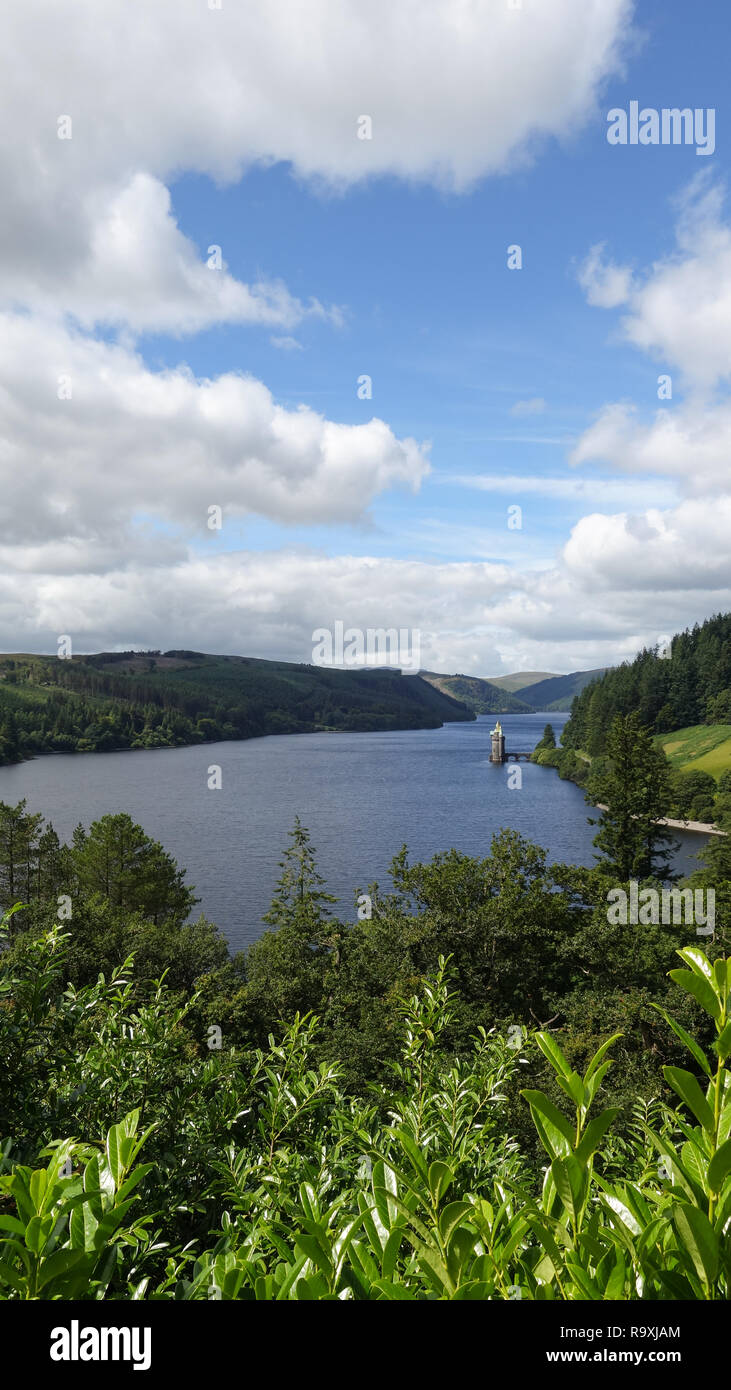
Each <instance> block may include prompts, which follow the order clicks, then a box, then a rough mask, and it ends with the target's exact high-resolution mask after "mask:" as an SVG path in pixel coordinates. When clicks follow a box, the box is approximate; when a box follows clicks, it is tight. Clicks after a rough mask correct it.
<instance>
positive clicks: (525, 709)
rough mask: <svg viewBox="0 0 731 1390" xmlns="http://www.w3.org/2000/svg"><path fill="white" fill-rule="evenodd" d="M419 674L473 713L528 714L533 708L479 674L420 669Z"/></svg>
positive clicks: (436, 688)
mask: <svg viewBox="0 0 731 1390" xmlns="http://www.w3.org/2000/svg"><path fill="white" fill-rule="evenodd" d="M421 675H422V677H423V679H424V680H425V681H428V682H429V684H430V685H433V686H434V688H435V690H439V691H441V693H442V694H443V695H450V696H451V697H452V699H454V700H460V701H461V702H462V704H464V705H466V706H467V708H468V709H470V710H472V711H473V712H474V713H475V714H530V712H531V710H532V708H533V706H532V705H527V704H525V703H524V701H523V700H518V699H516V697H515V696H514V695H511V693H510V691H508V690H501V689H499V688H498V686H496V685H495V683H494V682H493V681H486V680H483V679H482V677H481V676H459V675H457V676H442V675H439V674H437V673H436V672H434V671H422V672H421Z"/></svg>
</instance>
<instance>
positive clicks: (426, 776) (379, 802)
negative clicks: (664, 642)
mask: <svg viewBox="0 0 731 1390" xmlns="http://www.w3.org/2000/svg"><path fill="white" fill-rule="evenodd" d="M567 718H568V715H566V714H555V713H549V714H517V715H516V714H513V715H509V714H506V715H503V716H501V723H502V726H503V729H504V731H505V736H506V746H507V748H508V750H510V749H532V748H534V747H535V745H536V743H537V742H538V740H539V739H540V738H541V736H542V734H543V729H544V725H545V724H546V723H547V722H550V723H551V724H553V727H554V730H555V731H556V736H557V737H558V734H559V732H560V730H561V729H562V728H563V726H564V724H565V722H566V720H567ZM493 723H494V716H490V715H486V716H481V717H480V718H478V719H477V720H476V721H475V722H474V723H471V724H446V725H444V727H443V728H441V729H420V730H408V731H403V732H396V733H366V734H351V733H337V734H335V733H334V734H326V733H323V734H297V735H275V736H273V737H270V738H261V739H247V740H244V741H242V742H236V743H215V744H211V743H208V744H204V745H198V746H197V747H194V748H179V749H174V750H173V749H160V750H157V749H155V750H149V751H140V752H123V753H85V754H70V755H65V754H54V755H51V756H44V757H40V758H35V759H33V760H32V761H30V762H27V763H21V764H19V765H18V766H15V767H2V768H0V800H2V801H5V802H11V803H15V802H17V801H19V800H20V799H21V798H22V797H25V798H26V799H27V802H28V809H29V810H31V811H41V812H43V814H44V815H45V816H46V818H47V819H48V820H50V821H51V822H52V823H53V825H54V826H55V828H56V830H57V831H58V834H59V835H60V837H61V839H64V840H66V839H69V838H70V836H71V833H72V831H73V829H74V826H75V825H77V824H78V822H79V821H81V822H82V824H84V825H89V824H90V823H91V821H93V820H96V819H98V817H99V816H102V815H104V814H105V813H106V812H114V811H127V812H128V813H129V814H130V815H131V816H132V818H133V820H135V821H138V822H139V823H140V825H142V826H143V827H144V829H145V830H146V831H147V833H148V834H149V835H152V836H153V837H154V838H155V839H156V840H160V841H161V842H162V844H163V845H164V846H165V848H166V849H167V850H168V851H169V852H170V853H171V854H173V855H174V856H175V858H176V859H177V861H178V863H179V864H180V865H181V866H183V867H185V868H186V869H187V871H188V872H187V881H188V882H189V883H190V884H192V885H194V886H195V889H196V892H197V894H198V896H199V898H200V900H201V901H200V904H199V907H198V908H196V915H197V913H198V912H201V911H203V912H205V913H206V915H207V916H208V917H210V918H211V919H212V920H213V921H214V922H216V923H217V924H218V926H219V927H220V928H221V930H222V931H223V932H224V934H225V935H226V937H227V939H228V942H229V944H230V946H231V949H232V950H234V951H235V950H239V949H241V948H242V947H243V946H245V945H246V944H247V943H248V942H250V941H253V940H254V939H255V938H256V937H257V936H258V935H260V933H261V931H262V923H261V915H262V913H263V912H265V911H266V909H267V907H268V906H269V903H270V901H271V897H272V891H273V888H274V885H275V883H276V880H277V877H278V874H279V867H278V865H279V859H280V858H281V855H282V852H283V850H284V849H285V848H286V845H287V843H288V832H289V830H290V829H291V827H292V824H293V821H294V818H295V815H299V817H300V819H301V820H302V822H303V823H304V825H306V826H307V828H308V830H309V831H310V834H311V836H312V842H313V845H314V847H315V850H316V852H317V861H318V867H319V869H320V872H321V873H322V874H323V875H324V877H325V879H326V884H327V888H328V890H329V891H330V892H332V893H335V894H336V895H337V896H338V898H339V899H340V900H341V903H342V911H343V915H344V917H346V918H347V919H352V918H353V917H354V916H355V912H354V907H353V903H354V894H355V891H356V890H357V889H366V888H367V887H368V885H369V884H370V883H372V882H373V881H374V880H375V881H377V882H379V883H380V884H381V886H382V887H384V888H388V887H389V886H390V885H389V880H388V866H389V863H390V861H391V859H392V857H393V855H394V854H395V853H396V852H397V851H398V850H399V849H400V848H401V846H402V845H403V844H407V845H408V847H409V853H410V858H411V860H412V862H413V861H416V860H417V859H428V858H430V857H431V856H432V855H434V854H436V853H437V852H438V851H439V850H446V849H451V848H452V847H455V848H456V849H459V850H462V851H464V852H465V853H467V854H472V855H475V856H480V857H482V856H484V855H486V854H487V853H488V852H489V848H490V840H491V837H492V835H493V834H494V832H495V831H497V830H499V829H500V828H501V827H502V826H511V827H513V828H514V829H515V830H518V831H519V832H520V833H521V834H522V835H525V836H526V837H527V838H528V839H529V840H533V841H535V842H536V843H537V844H539V845H542V846H543V847H544V848H545V849H546V850H547V851H548V855H549V858H550V859H551V860H554V861H556V860H558V861H563V862H565V863H573V864H592V863H593V862H594V851H593V847H592V843H591V842H592V836H593V835H594V834H595V833H596V832H595V830H594V828H593V827H592V826H590V825H589V824H588V823H587V813H588V811H589V808H588V807H587V804H586V802H585V800H584V794H583V792H582V791H581V789H580V788H579V787H576V786H575V785H574V784H573V782H564V781H562V780H561V779H560V777H559V776H558V773H557V772H555V771H554V770H553V769H552V768H542V767H536V766H534V765H532V764H530V763H524V762H520V763H519V764H515V763H507V764H503V765H502V766H495V765H493V764H491V763H490V762H489V761H488V759H489V756H490V730H491V728H492V726H493ZM212 764H218V765H219V766H220V768H221V772H222V787H221V789H220V790H217V791H212V790H209V789H208V785H207V783H208V768H209V767H210V766H211V765H212ZM516 766H519V767H520V771H521V774H522V786H521V787H520V788H519V789H518V788H514V789H512V790H510V789H509V786H508V769H514V768H515V767H516ZM676 836H677V839H678V840H679V841H680V842H681V852H680V855H679V864H678V867H680V868H683V869H685V870H688V871H689V870H690V869H692V868H694V867H697V866H696V864H695V861H694V859H693V858H692V856H693V854H694V853H695V852H696V851H697V850H698V849H699V848H700V846H701V845H702V844H704V843H705V837H704V836H700V835H693V834H688V833H683V832H682V831H681V832H676Z"/></svg>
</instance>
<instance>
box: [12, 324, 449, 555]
mask: <svg viewBox="0 0 731 1390" xmlns="http://www.w3.org/2000/svg"><path fill="white" fill-rule="evenodd" d="M0 326H1V328H2V332H0V437H1V438H2V444H1V445H0V482H1V483H2V487H1V488H0V518H1V519H2V526H3V536H4V540H5V543H6V546H7V547H8V548H9V547H12V546H18V545H22V544H30V545H34V546H37V545H41V544H44V543H45V544H48V545H49V546H51V547H53V554H54V556H55V557H56V563H60V561H61V558H62V556H63V553H64V552H63V550H62V549H59V545H60V543H62V542H68V541H70V540H73V539H74V538H80V539H83V540H85V541H92V542H103V543H105V544H110V545H112V551H111V554H112V557H113V556H114V554H115V548H114V547H115V546H116V544H117V543H118V542H119V540H120V532H121V530H126V531H127V532H129V530H130V525H131V522H132V520H133V518H135V517H136V516H139V515H145V514H146V515H148V516H151V517H156V518H158V519H160V520H161V521H164V522H165V523H166V524H167V525H168V526H172V527H176V526H177V527H178V528H183V531H186V530H187V531H188V532H190V531H200V530H201V529H203V530H205V528H206V525H207V520H208V508H209V506H211V505H217V506H220V507H222V508H223V509H224V512H226V510H227V509H228V510H229V511H230V512H231V513H233V514H238V515H243V514H245V513H247V512H248V513H256V514H258V515H261V516H266V517H270V518H273V519H275V520H278V521H282V522H285V523H294V522H302V523H306V522H320V521H325V522H328V521H329V522H332V521H351V522H352V521H356V520H358V519H360V518H362V517H363V515H364V513H365V512H366V510H367V508H368V506H369V504H370V503H371V501H372V500H373V498H374V497H375V496H376V494H377V493H379V492H381V491H383V490H384V489H386V488H391V487H394V486H404V487H406V488H410V489H413V490H417V489H418V487H419V486H420V483H421V481H422V479H423V478H424V477H425V476H426V474H427V472H428V471H429V464H428V460H427V446H426V445H419V444H417V442H416V441H415V440H413V439H409V438H406V439H397V438H396V436H395V435H394V434H393V432H392V431H391V429H390V428H389V426H388V425H387V424H385V423H384V422H383V421H382V420H379V419H377V418H375V417H374V418H373V419H371V420H369V421H368V422H367V423H365V424H361V425H343V424H338V423H336V422H334V421H331V420H328V419H326V418H325V417H323V416H322V415H320V414H318V413H317V412H316V411H314V410H312V409H310V408H309V407H307V406H303V405H301V406H299V407H298V408H297V409H295V410H285V409H284V408H283V407H281V406H280V405H278V404H277V403H276V402H275V400H274V399H273V397H272V395H271V393H270V392H269V391H268V390H267V388H266V386H264V385H263V383H262V382H261V381H257V380H256V379H255V378H254V377H251V376H245V375H243V374H240V373H234V372H226V373H224V374H223V375H221V376H219V377H217V378H216V379H214V380H208V379H198V378H196V377H195V376H194V375H193V374H192V372H191V371H190V370H189V369H188V368H187V367H185V366H181V367H178V368H175V369H171V370H167V371H163V372H151V371H150V370H149V369H148V368H147V367H146V366H145V364H144V362H143V361H142V359H141V358H140V357H139V355H137V354H136V353H134V352H133V351H131V350H130V349H129V348H128V347H122V346H120V345H118V344H108V343H101V342H96V341H94V340H92V339H90V338H88V337H86V336H84V335H82V334H79V333H76V334H75V333H72V332H70V331H68V330H66V329H64V328H62V327H61V326H60V325H59V324H58V323H42V322H39V321H38V320H36V319H31V318H28V317H26V316H22V315H5V316H3V317H2V318H1V319H0ZM59 381H60V382H61V385H60V386H59ZM59 394H60V398H59ZM69 396H70V398H69ZM163 540H164V537H163ZM161 543H162V541H161ZM67 552H68V555H69V560H70V561H71V562H73V561H74V557H75V554H76V552H75V550H74V548H73V546H72V547H71V549H70V550H68V547H67ZM99 558H100V559H101V556H99Z"/></svg>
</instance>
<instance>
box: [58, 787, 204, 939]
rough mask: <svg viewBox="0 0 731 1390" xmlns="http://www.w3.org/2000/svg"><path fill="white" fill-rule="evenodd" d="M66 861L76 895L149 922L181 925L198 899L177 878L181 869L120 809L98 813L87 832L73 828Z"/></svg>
mask: <svg viewBox="0 0 731 1390" xmlns="http://www.w3.org/2000/svg"><path fill="white" fill-rule="evenodd" d="M71 859H72V867H73V872H74V876H75V886H76V891H77V892H78V893H79V894H81V896H83V897H88V896H90V895H91V894H92V893H99V894H100V895H101V896H102V897H103V898H106V899H108V901H109V902H110V903H111V904H112V906H113V907H122V908H126V909H128V910H129V911H130V912H139V913H141V914H142V916H143V917H146V918H148V920H150V921H152V922H155V923H158V922H163V921H173V922H178V923H181V924H182V923H183V922H184V921H185V919H186V918H187V916H188V914H189V913H190V911H191V908H192V907H193V905H194V904H195V903H196V902H197V901H198V900H197V898H196V897H195V894H194V892H193V890H192V889H191V888H188V887H186V885H185V883H184V882H183V880H184V878H185V870H184V869H179V868H178V866H177V864H176V862H175V860H174V859H173V857H172V855H170V854H167V853H166V851H165V850H164V849H163V847H162V845H161V844H159V843H158V841H157V840H152V839H150V837H149V835H146V834H145V832H144V830H143V829H142V826H141V825H135V823H134V821H133V820H132V817H131V816H128V815H126V814H125V813H123V812H120V813H119V814H117V815H108V816H102V818H101V820H98V821H94V823H93V824H92V825H91V826H90V828H89V830H88V832H85V831H83V830H82V829H81V827H80V826H77V828H76V830H75V831H74V839H73V849H72V853H71Z"/></svg>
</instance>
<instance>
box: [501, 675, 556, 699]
mask: <svg viewBox="0 0 731 1390" xmlns="http://www.w3.org/2000/svg"><path fill="white" fill-rule="evenodd" d="M555 674H556V673H555V671H513V674H512V675H510V676H486V677H485V679H486V680H488V681H489V682H490V685H496V686H497V687H498V689H499V690H509V691H510V693H511V695H516V694H517V693H518V691H520V690H525V688H526V686H528V685H536V684H537V683H538V681H544V680H551V679H553V677H554V676H555ZM559 679H560V677H559Z"/></svg>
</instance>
